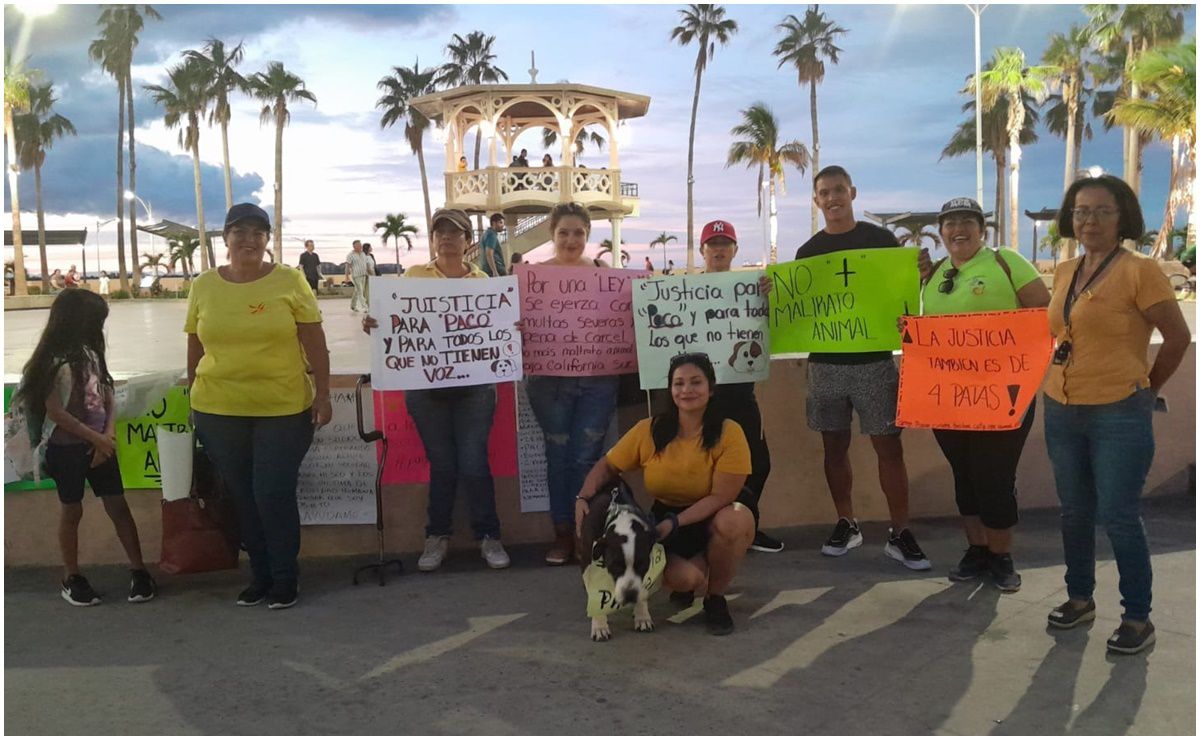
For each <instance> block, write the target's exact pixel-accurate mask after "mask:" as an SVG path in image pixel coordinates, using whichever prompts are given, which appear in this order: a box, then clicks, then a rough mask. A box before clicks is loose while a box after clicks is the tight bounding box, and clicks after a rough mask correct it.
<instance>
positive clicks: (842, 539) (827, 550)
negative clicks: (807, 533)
mask: <svg viewBox="0 0 1200 740" xmlns="http://www.w3.org/2000/svg"><path fill="white" fill-rule="evenodd" d="M862 543H863V538H862V531H861V530H859V528H858V522H856V521H850V520H849V519H847V518H846V517H842V518H841V519H838V521H837V524H836V525H835V526H834V528H833V534H831V535H829V539H827V540H825V544H824V545H822V546H821V554H822V555H832V556H834V557H837V556H839V555H845V554H846V553H847V552H849V551H850V550H851V549H853V548H855V547H858V546H859V545H861V544H862Z"/></svg>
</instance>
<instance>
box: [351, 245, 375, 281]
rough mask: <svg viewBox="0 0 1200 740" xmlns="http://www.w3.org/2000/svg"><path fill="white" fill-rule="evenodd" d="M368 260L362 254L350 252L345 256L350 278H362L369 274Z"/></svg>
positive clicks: (369, 265) (369, 264)
mask: <svg viewBox="0 0 1200 740" xmlns="http://www.w3.org/2000/svg"><path fill="white" fill-rule="evenodd" d="M369 260H370V258H369V257H367V255H365V254H363V253H362V252H355V251H354V250H350V254H348V255H346V267H347V268H348V269H349V270H350V276H351V277H362V276H364V275H367V274H369V273H370V272H371V263H370V261H369Z"/></svg>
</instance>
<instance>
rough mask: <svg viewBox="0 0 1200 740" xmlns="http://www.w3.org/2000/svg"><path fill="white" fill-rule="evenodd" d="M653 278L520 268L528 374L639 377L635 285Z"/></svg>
mask: <svg viewBox="0 0 1200 740" xmlns="http://www.w3.org/2000/svg"><path fill="white" fill-rule="evenodd" d="M649 274H650V273H648V272H646V271H645V270H612V269H606V268H599V267H597V268H587V267H560V266H556V265H526V264H521V265H518V266H517V268H516V276H517V278H518V279H519V280H520V283H521V318H522V319H523V321H524V326H525V333H524V335H525V345H524V360H525V374H526V375H559V376H586V375H620V374H624V373H633V372H637V349H636V347H635V343H634V330H633V298H632V290H633V286H632V282H633V279H634V278H640V277H645V276H647V275H649Z"/></svg>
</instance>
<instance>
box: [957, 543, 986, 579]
mask: <svg viewBox="0 0 1200 740" xmlns="http://www.w3.org/2000/svg"><path fill="white" fill-rule="evenodd" d="M987 556H988V549H987V545H971V546H969V547H968V548H967V551H966V552H965V553H963V556H962V560H960V561H958V565H956V566H955V567H954V569H953V570H951V571H950V580H952V581H970V580H972V579H974V578H978V577H979V576H981V575H983V574H984V573H987V572H988V557H987Z"/></svg>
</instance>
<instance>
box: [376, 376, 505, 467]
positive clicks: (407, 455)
mask: <svg viewBox="0 0 1200 740" xmlns="http://www.w3.org/2000/svg"><path fill="white" fill-rule="evenodd" d="M513 385H514V384H513V383H498V384H496V413H495V416H493V417H492V431H491V434H490V436H489V437H488V463H489V465H490V466H491V469H492V475H493V476H494V477H497V478H506V477H512V476H515V475H516V474H517V439H516V437H517V420H516V401H515V399H514V391H513ZM374 395H375V419H376V425H377V428H378V429H380V430H381V431H382V432H383V434H384V436H385V437H387V441H388V456H387V460H386V461H383V462H382V464H383V466H384V467H383V483H384V484H393V483H397V484H403V483H428V482H429V458H427V457H426V456H425V445H424V444H422V443H421V435H420V434H419V433H418V432H417V425H416V423H415V422H413V420H412V417H411V416H409V415H408V410H407V409H406V408H405V406H404V393H403V391H386V392H380V391H376V392H375V394H374ZM379 454H382V445H381V446H380V453H379ZM376 459H378V456H377V457H376Z"/></svg>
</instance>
